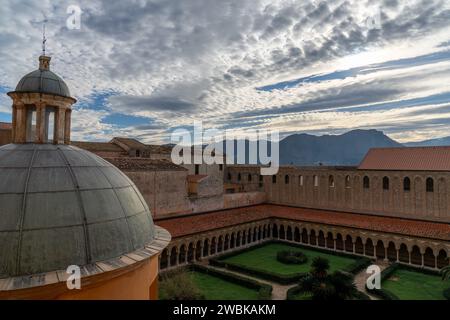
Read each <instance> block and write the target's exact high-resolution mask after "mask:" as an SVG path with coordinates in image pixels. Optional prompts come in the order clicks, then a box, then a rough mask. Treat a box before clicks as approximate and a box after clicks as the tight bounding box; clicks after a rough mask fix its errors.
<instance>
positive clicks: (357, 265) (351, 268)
mask: <svg viewBox="0 0 450 320" xmlns="http://www.w3.org/2000/svg"><path fill="white" fill-rule="evenodd" d="M370 264H372V261H371V260H370V259H369V258H366V257H363V258H359V259H358V260H356V261H355V262H353V263H352V264H350V265H348V266H346V267H344V268H343V269H342V271H345V272H348V273H351V274H357V273H359V272H360V271H361V270H363V269H364V268H366V267H368V266H369V265H370Z"/></svg>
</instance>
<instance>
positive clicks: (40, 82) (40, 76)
mask: <svg viewBox="0 0 450 320" xmlns="http://www.w3.org/2000/svg"><path fill="white" fill-rule="evenodd" d="M15 91H17V92H37V93H49V94H55V95H58V96H63V97H70V91H69V88H68V87H67V85H66V83H65V82H64V80H63V79H61V78H60V77H59V76H57V75H56V74H55V73H53V72H51V71H50V70H40V69H38V70H35V71H33V72H30V73H29V74H27V75H25V76H24V77H23V78H22V79H20V81H19V83H18V84H17V86H16V90H15Z"/></svg>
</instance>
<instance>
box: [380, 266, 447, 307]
mask: <svg viewBox="0 0 450 320" xmlns="http://www.w3.org/2000/svg"><path fill="white" fill-rule="evenodd" d="M381 287H382V288H383V290H387V291H389V292H391V293H392V294H394V295H395V296H397V297H398V298H399V299H401V300H445V297H444V294H443V292H444V290H445V289H447V288H449V287H450V282H449V281H442V279H441V277H440V276H439V275H437V274H436V275H433V274H425V273H421V272H419V271H414V270H412V269H405V268H402V267H399V268H398V269H397V270H395V271H394V272H393V273H392V274H391V275H390V276H389V277H387V278H386V279H385V280H384V281H383V282H382V283H381Z"/></svg>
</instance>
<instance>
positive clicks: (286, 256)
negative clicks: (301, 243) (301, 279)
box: [277, 250, 308, 264]
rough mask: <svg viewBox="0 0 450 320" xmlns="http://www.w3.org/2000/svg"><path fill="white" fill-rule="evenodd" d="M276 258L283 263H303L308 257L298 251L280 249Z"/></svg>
mask: <svg viewBox="0 0 450 320" xmlns="http://www.w3.org/2000/svg"><path fill="white" fill-rule="evenodd" d="M277 260H278V261H279V262H281V263H285V264H303V263H306V262H307V261H308V258H307V257H306V256H305V254H304V253H303V252H300V251H291V250H282V251H279V252H277Z"/></svg>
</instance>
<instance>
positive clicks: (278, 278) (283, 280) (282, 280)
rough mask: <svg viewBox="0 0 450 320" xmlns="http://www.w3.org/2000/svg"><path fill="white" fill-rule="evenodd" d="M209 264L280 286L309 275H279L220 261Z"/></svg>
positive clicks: (213, 260) (215, 260) (212, 260)
mask: <svg viewBox="0 0 450 320" xmlns="http://www.w3.org/2000/svg"><path fill="white" fill-rule="evenodd" d="M209 264H210V265H212V266H216V267H221V268H225V269H228V270H232V271H237V272H241V273H244V274H248V275H250V276H255V277H257V278H261V279H266V280H269V281H274V282H276V283H279V284H285V285H287V284H292V283H295V282H297V281H299V280H300V279H301V278H303V277H304V276H305V275H306V274H307V273H304V272H301V273H295V274H291V275H281V274H278V273H274V272H270V271H266V270H262V269H258V268H251V267H248V266H244V265H241V264H238V263H227V262H224V261H221V260H218V259H211V260H209Z"/></svg>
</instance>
